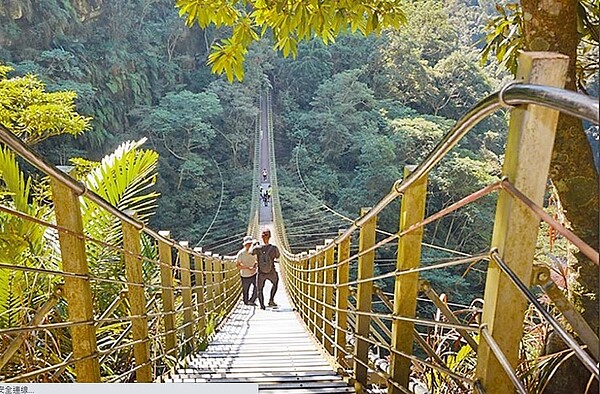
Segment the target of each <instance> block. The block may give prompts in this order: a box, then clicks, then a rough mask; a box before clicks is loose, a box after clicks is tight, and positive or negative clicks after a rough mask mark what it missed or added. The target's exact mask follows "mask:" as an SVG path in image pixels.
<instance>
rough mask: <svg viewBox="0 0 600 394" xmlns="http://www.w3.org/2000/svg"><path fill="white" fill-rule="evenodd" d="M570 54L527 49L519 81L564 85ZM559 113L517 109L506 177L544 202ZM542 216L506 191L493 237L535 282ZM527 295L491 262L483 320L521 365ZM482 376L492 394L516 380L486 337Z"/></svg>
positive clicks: (494, 243) (536, 200)
mask: <svg viewBox="0 0 600 394" xmlns="http://www.w3.org/2000/svg"><path fill="white" fill-rule="evenodd" d="M568 63H569V58H568V57H567V56H564V55H561V54H556V53H547V52H529V53H528V52H525V53H522V54H521V55H520V57H519V70H518V72H517V77H516V80H517V81H522V82H525V83H529V84H540V85H548V86H555V87H562V86H563V85H564V82H565V77H566V70H567V65H568ZM557 121H558V112H557V111H554V110H551V109H549V108H546V107H542V106H533V105H529V106H527V107H518V108H515V109H513V110H512V112H511V118H510V125H509V131H508V138H507V142H506V155H505V159H504V167H503V171H502V172H503V175H504V176H507V177H508V179H509V180H510V182H511V183H513V184H514V185H515V186H516V188H517V189H519V190H520V191H521V192H522V193H523V194H525V195H526V196H527V197H528V198H529V199H531V200H532V201H533V202H534V203H536V204H538V205H542V204H543V197H544V193H545V190H546V182H547V179H548V169H549V166H550V158H551V154H552V147H553V144H554V135H555V132H556V124H557ZM538 228H539V219H538V218H537V217H536V216H535V215H534V214H533V213H532V212H531V211H530V210H529V209H528V208H526V207H525V206H524V205H523V204H520V203H519V202H516V201H514V200H513V199H512V198H511V196H510V195H509V194H508V193H506V192H504V191H500V194H499V197H498V205H497V207H496V217H495V221H494V230H493V235H492V247H493V248H497V249H498V252H499V254H500V257H501V258H502V260H503V261H505V262H506V263H507V264H508V265H509V267H510V268H511V270H512V271H513V272H515V274H516V275H517V276H518V277H519V278H520V280H521V281H522V282H523V283H524V284H525V286H529V284H530V282H531V275H532V265H533V264H532V262H533V257H534V252H535V245H536V240H537V234H538ZM526 305H527V303H526V301H525V299H524V298H523V297H522V296H521V295H520V294H519V291H518V290H517V289H516V287H515V286H514V285H513V284H512V283H511V281H510V279H509V278H508V277H507V276H506V275H503V274H502V272H501V270H500V268H499V267H498V265H497V264H496V263H494V262H490V264H489V267H488V271H487V279H486V286H485V295H484V304H483V314H482V323H483V324H485V325H487V327H488V330H489V333H490V334H491V335H492V336H493V338H494V340H495V341H496V342H497V344H498V345H499V347H500V348H501V349H502V352H503V353H504V355H505V356H506V359H507V360H508V361H509V363H510V364H511V365H512V366H513V368H516V366H517V363H518V360H519V343H520V341H521V336H522V333H523V317H524V313H525V308H526ZM476 377H477V378H478V379H479V380H480V382H481V383H482V385H483V387H484V389H485V391H486V393H488V394H495V393H498V394H499V393H505V392H506V390H508V387H512V383H511V381H510V379H509V378H508V376H507V375H506V374H505V372H504V370H503V369H502V367H501V365H500V363H499V362H498V361H497V359H496V357H495V355H494V354H493V352H492V351H491V349H490V346H489V345H488V344H487V342H486V341H481V342H480V344H479V350H478V353H477V369H476Z"/></svg>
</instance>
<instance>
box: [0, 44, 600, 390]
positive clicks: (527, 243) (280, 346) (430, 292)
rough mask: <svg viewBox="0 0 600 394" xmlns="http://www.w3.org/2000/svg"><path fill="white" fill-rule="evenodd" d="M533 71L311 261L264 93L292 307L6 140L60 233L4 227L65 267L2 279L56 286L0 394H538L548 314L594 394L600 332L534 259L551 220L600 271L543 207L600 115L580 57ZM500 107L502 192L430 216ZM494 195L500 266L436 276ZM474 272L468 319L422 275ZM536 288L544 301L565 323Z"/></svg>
mask: <svg viewBox="0 0 600 394" xmlns="http://www.w3.org/2000/svg"><path fill="white" fill-rule="evenodd" d="M521 56H522V58H521V62H520V64H521V68H520V70H519V72H518V75H517V78H516V81H515V83H512V84H509V85H507V86H505V87H504V88H503V89H502V90H501V91H499V92H497V93H494V94H492V95H490V96H489V97H487V98H485V99H484V100H482V101H481V102H479V103H478V104H476V105H475V106H474V107H473V108H472V109H471V110H470V111H469V112H468V113H467V114H465V116H464V117H463V118H461V119H460V120H459V121H457V123H456V124H455V125H454V127H453V128H452V129H451V130H449V131H448V132H447V133H446V135H445V136H444V138H443V140H442V141H441V142H440V143H439V144H438V146H437V147H436V148H435V149H434V150H433V151H432V152H431V153H430V154H429V155H428V156H427V158H426V159H425V160H424V161H423V162H422V163H420V164H419V165H418V166H415V167H411V168H406V169H405V176H404V178H403V179H402V180H398V181H397V182H395V183H394V184H393V185H390V188H391V191H390V192H389V193H388V194H387V195H386V196H385V197H383V198H382V199H381V200H380V201H379V202H378V203H377V204H375V205H374V206H372V207H368V208H367V207H365V208H362V209H361V211H360V216H359V217H357V218H355V219H352V220H351V222H350V223H349V224H348V225H347V226H346V227H345V228H342V229H341V230H340V232H339V234H338V235H337V236H335V237H332V238H331V239H323V240H322V241H321V242H320V244H318V245H317V246H316V247H315V248H313V249H310V250H305V251H301V252H294V251H292V249H291V248H290V243H289V240H288V236H287V231H286V228H285V224H284V220H283V216H282V211H281V201H280V195H279V193H278V190H279V186H278V183H277V168H276V161H275V156H274V152H275V150H274V130H273V124H272V120H271V112H270V96H269V95H268V94H263V95H262V96H261V103H260V107H261V111H260V116H259V120H258V122H257V130H256V133H255V135H256V137H255V157H254V179H253V183H252V190H251V192H252V204H251V206H252V208H251V212H250V218H249V222H248V228H247V234H249V235H252V236H254V237H257V236H258V235H259V234H260V231H261V229H263V228H265V227H267V228H270V229H271V231H272V233H273V234H274V242H273V243H274V244H276V245H277V246H278V247H279V249H280V251H281V254H282V256H281V258H280V261H279V264H278V266H277V270H278V272H279V275H280V277H281V279H282V280H281V281H280V288H279V291H278V293H277V298H276V303H277V304H278V306H277V307H271V308H267V309H266V310H261V309H260V308H256V307H253V306H251V305H245V304H244V303H243V302H241V299H240V293H241V283H240V279H239V275H238V270H237V268H236V266H235V262H234V261H233V257H231V256H221V255H218V254H214V253H211V252H210V251H205V250H201V249H200V248H190V246H189V243H187V242H185V241H176V240H173V239H171V238H170V234H169V232H168V231H155V230H153V229H150V228H148V227H146V226H144V225H143V223H141V222H140V221H139V220H138V219H137V218H136V216H135V214H134V213H133V212H123V211H121V210H119V209H118V208H116V207H115V206H113V205H111V204H109V203H108V202H107V201H105V200H104V199H103V198H102V197H100V196H99V195H97V194H96V193H94V192H93V191H91V190H89V189H87V188H86V187H85V186H84V185H83V184H81V183H80V182H78V181H76V180H75V179H73V178H71V177H70V176H69V175H67V174H65V173H64V172H62V171H60V170H59V169H58V168H57V167H55V166H54V165H52V164H50V163H47V162H46V161H44V159H43V158H41V157H40V156H39V155H37V154H36V153H35V152H33V151H32V150H30V149H29V148H28V147H27V146H26V145H25V144H23V143H22V142H21V141H20V140H19V139H17V138H16V137H15V136H14V135H12V134H11V133H10V132H8V131H7V130H6V129H4V128H3V127H0V140H1V141H2V142H3V143H4V144H5V145H6V146H8V147H10V148H11V149H12V150H13V151H14V152H15V153H16V154H17V155H19V156H21V157H22V158H23V159H24V160H26V161H28V162H29V163H30V164H31V165H33V166H34V167H36V168H37V169H38V170H39V171H41V172H43V173H45V174H46V175H48V176H49V177H50V187H51V190H52V201H53V206H54V211H55V212H54V218H55V219H54V220H52V221H49V220H43V219H40V218H37V217H35V216H33V215H31V214H30V213H28V212H26V211H24V210H23V209H18V207H13V206H9V205H4V204H2V205H0V212H2V214H3V215H9V216H10V217H12V218H16V219H18V220H19V221H21V222H22V223H33V224H35V225H36V226H42V227H43V228H45V229H46V231H47V232H48V233H50V234H55V235H56V236H57V238H58V243H57V248H59V250H60V256H61V262H60V264H56V265H55V266H44V265H40V266H32V265H30V264H29V265H23V264H20V263H19V262H18V261H13V262H4V261H2V262H0V270H4V271H5V272H10V274H11V275H17V274H18V275H21V276H20V277H21V278H22V280H24V281H33V280H41V281H47V283H48V291H47V294H46V296H45V297H43V298H42V299H38V300H36V309H34V310H28V311H26V312H25V313H24V316H25V318H24V320H25V321H26V323H25V324H12V325H11V321H10V320H8V323H2V326H1V327H0V338H1V339H2V341H1V346H2V347H1V349H2V354H1V356H0V381H1V382H4V383H15V382H16V383H18V382H53V381H70V380H72V381H77V382H182V383H187V382H202V383H214V382H224V383H235V382H245V383H255V384H257V385H258V390H259V392H261V393H288V392H289V393H296V394H304V393H344V392H346V393H349V392H371V393H383V392H387V393H394V394H397V393H427V392H431V391H435V389H432V387H437V388H438V390H440V391H439V392H442V391H441V390H443V392H477V393H506V392H513V391H516V392H519V393H527V392H530V388H531V384H530V383H531V382H527V381H526V378H525V377H524V376H523V375H522V374H521V373H520V372H519V371H518V368H517V366H518V365H519V362H520V361H522V359H523V356H522V354H521V352H520V344H521V343H522V340H523V338H524V336H525V335H526V333H525V332H524V328H523V320H524V317H525V315H526V311H527V310H530V309H534V310H535V311H536V313H537V315H536V316H539V319H542V320H544V321H545V322H546V323H547V324H548V325H549V326H550V327H551V328H552V330H554V332H555V333H556V335H557V336H559V337H560V338H561V340H562V341H563V342H564V344H565V349H567V350H566V352H569V354H570V356H571V357H572V358H576V359H577V360H579V362H580V363H581V365H582V366H583V368H585V369H586V370H587V371H588V376H589V378H588V381H587V383H588V386H589V387H592V386H593V385H594V384H597V381H598V359H599V354H598V349H599V345H598V335H597V332H595V331H594V329H592V328H590V326H589V325H588V323H587V322H586V321H585V320H584V319H583V318H582V316H581V315H580V314H579V313H578V311H577V309H576V308H575V307H574V306H573V305H572V304H571V303H570V301H569V300H567V299H566V298H565V296H564V295H563V293H562V292H561V291H560V290H559V289H558V287H557V285H556V284H555V283H554V282H553V279H552V277H551V275H550V274H549V272H548V270H547V268H544V267H538V266H536V265H535V264H534V251H535V245H536V239H537V234H538V230H539V227H540V221H543V222H545V223H546V224H547V225H548V226H550V227H552V228H554V230H555V231H557V232H558V233H559V234H560V235H561V236H562V237H564V238H565V239H566V240H568V241H569V242H571V243H572V244H573V245H574V246H575V247H577V248H578V249H579V250H580V251H581V253H583V254H584V255H586V256H587V257H588V259H589V260H590V261H591V264H595V265H598V263H599V262H598V260H599V256H598V251H597V250H595V249H594V248H592V247H590V246H589V245H586V244H585V243H583V242H582V241H581V240H580V239H579V238H578V237H577V236H576V235H575V234H573V233H572V232H570V231H569V229H567V228H565V227H564V226H563V225H561V224H560V223H558V222H557V221H556V220H554V219H553V218H552V217H551V216H550V215H548V214H547V213H546V212H545V211H544V209H543V201H544V198H543V197H544V193H545V188H546V183H547V178H548V168H549V165H550V157H551V152H552V148H553V141H554V133H555V130H556V123H557V118H558V114H559V112H563V113H568V114H570V115H573V116H576V117H579V118H581V119H585V120H587V121H590V122H592V123H595V124H598V102H597V100H594V99H590V98H589V97H587V96H583V95H579V94H577V93H574V92H569V91H566V90H563V89H561V88H562V86H563V84H564V79H565V73H566V67H567V62H568V58H566V57H565V56H562V55H557V54H551V53H524V54H522V55H521ZM501 109H508V110H510V111H511V118H510V126H509V135H508V142H507V146H506V153H505V159H504V167H503V178H502V179H501V180H500V181H498V182H495V183H492V184H490V185H488V186H486V187H484V188H483V189H481V190H478V191H476V192H474V193H472V194H470V195H468V196H465V197H464V198H463V199H461V200H460V201H458V202H456V203H453V204H451V205H448V206H447V207H445V208H444V209H443V210H441V211H439V212H435V213H432V214H431V215H430V216H428V217H425V204H426V196H427V176H428V174H429V172H430V171H431V170H432V169H433V168H435V166H436V165H437V163H439V162H440V160H442V159H443V157H444V155H446V154H447V153H448V152H449V151H450V150H451V149H452V148H453V147H454V146H456V144H457V143H458V142H459V141H460V140H461V138H463V137H464V136H465V135H466V134H467V133H468V132H469V130H471V129H472V128H473V127H474V126H475V125H476V124H477V123H478V122H480V121H481V120H483V119H485V118H486V117H487V116H489V115H490V114H492V113H494V112H495V111H498V110H501ZM263 169H266V170H267V174H266V176H263ZM261 186H262V187H263V188H267V187H271V188H272V190H273V193H272V196H271V199H269V200H267V201H266V202H265V201H262V200H261V199H260V198H259V193H258V192H257V190H258V188H259V187H261ZM491 193H497V194H498V202H497V208H496V216H495V221H494V226H493V235H492V244H491V245H490V248H489V251H488V252H486V253H482V254H479V255H461V256H459V257H458V258H456V259H452V260H444V261H440V262H433V263H427V264H425V263H424V262H423V261H422V259H421V250H422V247H423V244H422V237H423V229H424V227H425V226H427V225H428V224H431V223H434V222H435V221H436V220H439V219H440V218H442V217H444V216H445V215H447V214H449V213H451V212H454V211H456V210H458V209H460V208H461V207H464V206H466V205H467V204H475V203H477V201H478V200H479V199H481V198H482V197H484V196H486V195H489V194H491ZM397 199H401V208H400V214H399V217H398V223H399V225H398V231H397V232H395V233H388V232H384V231H381V230H378V226H377V217H378V214H380V213H381V212H382V210H384V209H385V208H386V207H388V206H390V204H391V203H392V202H394V201H396V200H397ZM82 201H84V202H85V203H86V204H96V205H97V206H98V207H100V208H101V209H103V210H105V211H106V212H107V213H108V214H110V215H112V217H113V218H114V220H115V223H116V224H117V225H118V227H119V228H120V231H119V236H118V237H117V238H116V239H117V242H111V241H114V240H112V239H110V240H106V239H103V240H101V239H96V238H94V237H93V236H91V235H90V234H88V233H86V231H85V230H84V227H83V224H82V218H81V208H80V204H81V203H82ZM21 222H19V223H21ZM240 244H241V241H240ZM90 245H94V246H95V247H99V248H100V249H102V250H104V251H106V253H114V254H115V256H118V257H117V258H116V259H115V264H118V265H119V268H118V269H115V270H113V271H110V272H103V273H98V272H92V271H91V270H90V268H89V265H88V257H87V253H89V250H90ZM390 246H393V247H394V248H395V249H396V256H397V258H396V261H395V262H394V267H393V269H392V270H388V271H387V272H380V271H375V255H376V252H377V251H378V249H380V248H384V247H390ZM476 263H480V264H481V263H485V264H487V278H486V284H485V293H484V294H483V297H481V299H479V300H474V302H473V303H472V304H471V305H470V306H467V307H466V308H462V310H461V311H460V313H459V311H458V310H457V308H453V306H452V304H451V303H447V302H445V301H444V299H443V297H441V296H440V295H438V293H436V291H435V289H434V288H432V286H431V285H430V284H429V283H428V282H427V281H425V280H424V279H423V278H422V277H421V276H420V275H421V273H423V272H425V271H431V270H443V269H445V268H448V267H456V266H468V265H470V264H476ZM152 270H154V271H152ZM149 272H156V275H155V276H154V277H152V276H150V275H149ZM111 273H112V274H111ZM383 279H391V280H393V281H394V291H393V292H386V291H384V289H381V288H380V287H379V286H378V283H379V281H381V280H383ZM106 284H110V285H111V286H113V287H114V286H116V287H118V288H120V289H121V291H120V292H119V293H118V294H117V296H116V297H115V299H114V300H113V301H112V302H110V303H109V304H108V305H104V306H103V307H102V308H100V306H99V305H98V297H97V296H98V292H100V291H102V289H103V285H106ZM533 287H536V288H538V289H541V291H543V293H544V294H545V295H546V296H547V298H548V299H549V300H550V302H551V303H552V304H553V306H554V308H555V309H556V311H555V313H554V314H551V313H549V311H548V308H547V307H546V306H544V305H542V304H541V303H540V301H539V300H538V297H537V296H536V294H535V293H534V292H533V291H532V288H533ZM265 290H266V291H268V286H267V288H266V289H265ZM6 291H8V292H10V291H16V290H15V287H11V288H9V289H5V292H6ZM419 295H421V296H422V297H423V298H419ZM425 301H427V302H431V303H432V304H433V305H435V308H436V310H437V314H438V317H437V318H435V319H434V318H430V317H428V316H420V315H419V314H418V312H417V304H418V303H419V302H425ZM59 309H62V310H63V311H64V310H65V309H66V310H67V316H68V319H67V320H60V319H58V318H57V317H58V316H60V314H59V313H57V312H56V311H57V310H59ZM4 321H6V320H4ZM4 321H3V322H4ZM566 324H568V327H569V328H567V326H566ZM109 328H110V329H109ZM53 332H61V333H62V334H63V335H62V336H61V338H64V341H65V343H58V342H57V341H56V340H55V338H57V336H53V335H50V334H49V333H53ZM432 338H433V339H432ZM46 341H48V344H47V343H46ZM444 341H450V342H452V343H453V344H454V346H457V347H458V348H459V349H461V352H462V354H463V355H464V357H465V359H466V358H470V360H472V362H471V363H470V364H469V365H466V366H464V365H463V366H459V367H457V366H458V365H459V363H458V359H457V357H458V356H457V357H455V358H454V359H452V360H450V359H449V358H448V357H445V356H444V355H443V354H441V351H440V349H441V348H439V347H436V343H437V344H439V343H441V342H444ZM32 346H33V347H36V346H37V347H40V346H50V347H52V346H55V347H56V348H57V349H65V348H66V349H68V351H66V352H59V354H60V355H61V357H59V358H55V359H48V360H44V362H43V363H39V362H38V363H34V362H31V363H24V362H22V361H15V360H23V359H24V357H19V355H23V354H27V352H30V351H32V350H31V349H30V348H31V347H32ZM459 353H460V352H459ZM32 361H33V360H32ZM40 365H41V366H40ZM107 365H110V368H108V367H107ZM66 377H72V378H66ZM434 381H435V382H434ZM441 387H444V388H443V389H442V388H441Z"/></svg>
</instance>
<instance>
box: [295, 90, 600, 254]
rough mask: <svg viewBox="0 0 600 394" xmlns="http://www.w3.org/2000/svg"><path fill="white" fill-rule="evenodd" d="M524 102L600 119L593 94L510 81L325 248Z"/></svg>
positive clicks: (367, 219) (573, 114)
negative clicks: (499, 114) (483, 126)
mask: <svg viewBox="0 0 600 394" xmlns="http://www.w3.org/2000/svg"><path fill="white" fill-rule="evenodd" d="M522 104H536V105H541V106H545V107H549V108H552V109H556V110H559V111H562V112H564V113H567V114H569V115H571V116H575V117H577V118H580V119H585V120H589V121H590V122H593V123H596V124H598V123H600V120H599V115H598V113H599V111H600V106H599V104H598V101H597V100H595V99H593V98H591V97H587V96H583V95H581V94H579V93H576V92H573V91H570V90H565V89H559V88H554V87H549V86H541V85H528V84H511V85H510V86H507V87H506V88H505V89H503V90H501V91H500V92H496V93H493V94H491V95H489V96H488V97H486V98H484V99H483V100H481V101H479V102H478V103H477V104H475V106H474V107H473V108H472V109H471V110H470V111H468V112H467V113H466V114H465V115H464V116H462V117H461V118H460V119H459V120H457V121H456V123H455V124H454V126H453V127H452V129H450V131H449V132H448V133H446V134H445V135H444V137H443V139H442V140H441V141H440V142H439V143H438V145H437V146H436V147H435V148H434V149H433V150H432V151H431V153H429V155H428V156H427V157H426V158H425V159H424V160H423V162H422V163H421V164H420V165H419V166H417V167H416V169H415V170H414V171H413V172H411V173H410V175H408V177H406V178H405V179H400V180H397V181H396V182H395V183H394V185H393V187H392V190H391V191H390V192H389V193H388V194H387V195H386V196H384V197H383V198H382V199H381V200H380V201H379V202H378V203H377V204H376V205H375V206H373V207H372V208H371V209H370V210H369V211H368V212H367V213H365V214H364V215H363V216H361V217H359V218H358V219H356V220H355V221H354V223H352V225H351V226H350V227H349V228H348V229H346V231H344V232H343V233H342V234H341V235H339V236H338V237H336V238H335V239H334V241H333V243H331V244H329V245H327V246H325V249H324V250H327V249H331V248H333V247H335V246H336V245H337V244H338V243H340V242H341V241H342V240H343V239H345V238H347V237H349V236H350V235H351V234H352V233H353V232H354V231H356V230H357V229H359V228H360V227H362V226H363V225H364V224H365V223H366V222H367V221H369V220H370V219H372V218H373V217H375V216H376V215H377V214H379V213H380V212H381V211H382V210H383V209H384V208H385V207H387V206H388V205H389V204H390V203H391V202H392V201H394V200H395V199H396V198H397V197H398V196H400V195H401V194H402V193H404V192H405V191H406V189H408V188H409V187H410V186H411V185H413V184H414V183H415V182H416V181H418V180H419V179H421V178H422V177H423V176H424V175H425V174H427V173H428V172H429V171H430V170H431V169H432V168H433V167H434V166H435V165H436V164H438V163H439V162H440V161H441V160H442V158H443V157H444V156H445V155H446V153H448V152H449V151H450V150H451V149H452V148H454V147H455V146H456V145H457V144H458V142H459V141H460V140H461V139H462V138H463V137H464V136H465V135H466V134H467V133H468V132H469V131H470V130H471V129H472V128H473V127H475V125H477V124H478V123H479V122H481V121H482V120H483V119H485V118H486V117H487V116H489V115H491V114H492V113H494V112H496V111H498V110H500V109H502V108H504V107H505V105H510V106H516V105H522ZM283 254H284V255H285V257H286V258H288V259H290V260H299V258H300V257H299V254H293V253H291V252H290V251H288V250H283Z"/></svg>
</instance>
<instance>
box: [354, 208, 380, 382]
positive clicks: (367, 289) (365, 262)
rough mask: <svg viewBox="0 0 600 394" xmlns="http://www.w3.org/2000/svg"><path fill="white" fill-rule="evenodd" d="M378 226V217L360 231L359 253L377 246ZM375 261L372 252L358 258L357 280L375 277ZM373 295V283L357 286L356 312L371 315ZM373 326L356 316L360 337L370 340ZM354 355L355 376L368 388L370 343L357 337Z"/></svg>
mask: <svg viewBox="0 0 600 394" xmlns="http://www.w3.org/2000/svg"><path fill="white" fill-rule="evenodd" d="M368 211H369V208H362V209H361V211H360V215H361V216H363V215H365V214H366V213H367V212H368ZM376 225H377V216H373V217H372V218H371V219H369V220H368V221H367V222H365V224H364V225H363V226H362V227H361V229H360V237H359V243H358V253H363V251H364V250H367V249H369V248H371V247H372V246H373V245H375V229H376ZM374 261H375V252H374V251H370V252H367V253H364V254H362V255H361V256H360V257H359V258H358V275H357V279H358V280H361V279H369V278H372V277H373V263H374ZM372 294H373V282H372V281H366V282H362V283H359V284H358V285H357V291H356V311H357V312H362V313H366V314H369V313H371V297H372ZM370 326H371V317H370V316H369V315H363V314H357V315H356V334H357V335H358V336H360V337H364V338H368V337H369V331H370ZM354 355H355V357H356V358H357V360H354V376H355V377H356V381H357V382H358V383H360V384H361V385H362V386H363V387H366V386H367V379H368V375H367V364H368V362H369V342H367V341H366V340H364V339H362V338H359V337H357V338H356V345H355V351H354Z"/></svg>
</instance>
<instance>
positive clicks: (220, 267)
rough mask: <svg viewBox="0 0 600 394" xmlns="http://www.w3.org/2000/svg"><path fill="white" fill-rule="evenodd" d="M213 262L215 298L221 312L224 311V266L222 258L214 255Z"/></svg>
mask: <svg viewBox="0 0 600 394" xmlns="http://www.w3.org/2000/svg"><path fill="white" fill-rule="evenodd" d="M214 257H215V262H214V264H213V267H215V271H217V273H216V278H217V289H216V290H217V295H216V296H215V298H217V299H218V301H219V303H218V306H219V307H221V310H223V311H224V310H225V264H224V263H223V258H222V257H221V256H220V255H218V254H217V255H215V256H214Z"/></svg>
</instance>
